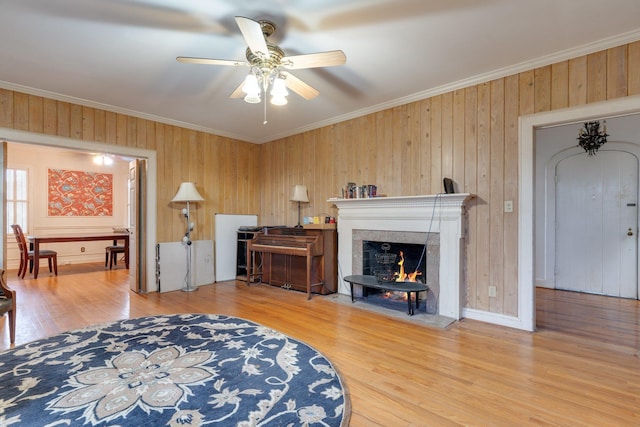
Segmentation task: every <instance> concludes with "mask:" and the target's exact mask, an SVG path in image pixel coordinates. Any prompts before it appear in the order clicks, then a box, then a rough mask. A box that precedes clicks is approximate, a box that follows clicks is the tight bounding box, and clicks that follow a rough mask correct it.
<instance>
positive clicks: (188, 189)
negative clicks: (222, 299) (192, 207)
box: [171, 182, 204, 292]
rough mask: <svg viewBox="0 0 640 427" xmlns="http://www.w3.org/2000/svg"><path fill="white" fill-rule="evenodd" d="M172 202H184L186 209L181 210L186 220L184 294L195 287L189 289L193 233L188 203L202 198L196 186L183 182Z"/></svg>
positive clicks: (202, 199) (200, 200)
mask: <svg viewBox="0 0 640 427" xmlns="http://www.w3.org/2000/svg"><path fill="white" fill-rule="evenodd" d="M171 201H172V202H186V203H187V207H186V208H184V209H182V214H183V215H184V217H185V219H186V220H187V230H186V232H185V233H184V237H183V238H182V242H183V243H184V244H185V245H186V246H187V285H186V286H185V287H184V288H182V290H183V291H185V292H191V291H195V290H197V289H198V288H197V287H195V288H194V287H191V231H193V226H194V224H193V223H192V222H191V212H190V211H189V203H190V202H202V201H204V198H203V197H202V196H201V195H200V193H198V190H197V189H196V186H195V185H194V184H193V182H183V183H182V184H180V188H178V192H177V193H176V195H175V196H174V197H173V199H171Z"/></svg>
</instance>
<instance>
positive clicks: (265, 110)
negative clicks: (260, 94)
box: [262, 92, 268, 125]
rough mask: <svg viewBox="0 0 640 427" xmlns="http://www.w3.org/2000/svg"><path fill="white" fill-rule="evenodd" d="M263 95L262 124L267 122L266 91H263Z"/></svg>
mask: <svg viewBox="0 0 640 427" xmlns="http://www.w3.org/2000/svg"><path fill="white" fill-rule="evenodd" d="M264 96H265V98H264V102H263V104H264V122H262V124H263V125H266V124H267V104H268V102H267V98H266V97H267V94H266V92H265V94H264Z"/></svg>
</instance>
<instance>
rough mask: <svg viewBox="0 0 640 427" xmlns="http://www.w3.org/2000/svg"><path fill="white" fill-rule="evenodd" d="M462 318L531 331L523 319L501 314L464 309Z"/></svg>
mask: <svg viewBox="0 0 640 427" xmlns="http://www.w3.org/2000/svg"><path fill="white" fill-rule="evenodd" d="M462 317H463V318H467V319H472V320H479V321H481V322H487V323H492V324H494V325H500V326H507V327H509V328H515V329H522V330H525V331H531V330H530V329H529V328H528V327H527V326H526V325H525V323H524V322H523V321H522V319H520V318H518V317H514V316H507V315H504V314H499V313H490V312H488V311H482V310H475V309H472V308H463V309H462ZM531 332H532V331H531Z"/></svg>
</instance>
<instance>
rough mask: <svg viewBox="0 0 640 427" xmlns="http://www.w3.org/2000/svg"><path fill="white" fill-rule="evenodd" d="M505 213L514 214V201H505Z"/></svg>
mask: <svg viewBox="0 0 640 427" xmlns="http://www.w3.org/2000/svg"><path fill="white" fill-rule="evenodd" d="M504 211H505V212H513V200H505V201H504Z"/></svg>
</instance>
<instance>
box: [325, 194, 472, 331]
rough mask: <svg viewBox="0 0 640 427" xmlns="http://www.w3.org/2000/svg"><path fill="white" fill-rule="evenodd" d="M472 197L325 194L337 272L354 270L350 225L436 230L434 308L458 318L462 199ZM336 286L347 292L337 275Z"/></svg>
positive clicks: (353, 227) (461, 297) (461, 298)
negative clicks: (333, 216) (334, 227)
mask: <svg viewBox="0 0 640 427" xmlns="http://www.w3.org/2000/svg"><path fill="white" fill-rule="evenodd" d="M473 197H475V196H474V195H472V194H469V193H458V194H455V193H454V194H436V195H424V196H400V197H373V198H365V199H337V198H332V199H329V200H327V201H328V202H329V203H333V204H335V205H336V206H337V207H338V263H339V265H340V269H341V273H342V277H346V276H348V275H351V274H353V273H352V265H351V263H352V258H353V257H352V253H353V250H352V249H353V246H352V244H353V237H352V235H353V230H382V231H404V232H422V233H426V232H432V233H439V234H440V266H439V268H440V275H439V283H440V295H438V296H437V297H438V314H440V315H442V316H447V317H451V318H453V319H456V320H459V319H460V318H461V317H462V315H461V313H462V307H463V305H464V292H463V290H464V283H463V277H464V276H463V274H462V273H463V267H464V266H463V261H464V253H463V252H464V239H465V213H466V209H465V204H466V203H467V201H468V200H470V199H472V198H473ZM432 218H433V220H432ZM342 277H340V279H342ZM338 292H339V293H341V294H345V295H349V294H350V291H349V285H348V284H347V283H346V282H344V281H343V280H340V287H339V289H338Z"/></svg>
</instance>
